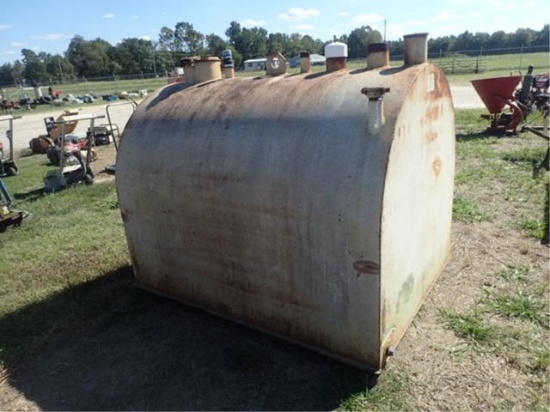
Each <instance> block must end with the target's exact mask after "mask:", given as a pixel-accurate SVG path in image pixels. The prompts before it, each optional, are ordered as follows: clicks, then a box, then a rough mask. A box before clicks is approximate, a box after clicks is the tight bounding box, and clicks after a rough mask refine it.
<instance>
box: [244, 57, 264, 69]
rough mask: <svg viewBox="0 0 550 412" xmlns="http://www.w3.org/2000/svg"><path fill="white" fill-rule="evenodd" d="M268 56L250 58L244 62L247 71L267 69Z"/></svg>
mask: <svg viewBox="0 0 550 412" xmlns="http://www.w3.org/2000/svg"><path fill="white" fill-rule="evenodd" d="M266 60H267V59H266V58H263V59H248V60H245V62H244V71H245V72H255V71H259V70H265V62H266Z"/></svg>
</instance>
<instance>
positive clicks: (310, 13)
mask: <svg viewBox="0 0 550 412" xmlns="http://www.w3.org/2000/svg"><path fill="white" fill-rule="evenodd" d="M320 14H321V12H320V11H319V10H317V9H300V8H297V7H295V8H290V9H288V10H287V11H286V13H281V14H278V15H277V17H278V18H280V19H284V20H304V19H307V18H309V17H316V16H319V15H320Z"/></svg>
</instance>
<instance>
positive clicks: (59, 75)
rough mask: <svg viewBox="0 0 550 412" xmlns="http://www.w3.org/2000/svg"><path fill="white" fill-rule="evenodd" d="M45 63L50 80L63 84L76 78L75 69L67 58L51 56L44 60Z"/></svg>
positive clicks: (57, 55) (56, 55)
mask: <svg viewBox="0 0 550 412" xmlns="http://www.w3.org/2000/svg"><path fill="white" fill-rule="evenodd" d="M44 62H45V64H46V71H47V72H48V77H49V78H50V79H52V80H53V79H55V80H56V81H57V82H63V81H66V80H70V79H72V78H73V77H74V67H73V65H72V64H71V62H70V61H69V59H67V58H66V57H63V56H61V55H59V54H55V55H51V54H49V55H47V56H46V58H45V59H44Z"/></svg>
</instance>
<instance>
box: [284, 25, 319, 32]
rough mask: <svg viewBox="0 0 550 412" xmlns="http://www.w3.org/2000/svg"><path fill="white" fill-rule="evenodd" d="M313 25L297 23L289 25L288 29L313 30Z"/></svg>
mask: <svg viewBox="0 0 550 412" xmlns="http://www.w3.org/2000/svg"><path fill="white" fill-rule="evenodd" d="M314 28H315V26H314V25H313V24H297V25H295V26H290V27H289V29H290V30H296V31H310V30H313V29H314Z"/></svg>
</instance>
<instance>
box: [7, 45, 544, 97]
mask: <svg viewBox="0 0 550 412" xmlns="http://www.w3.org/2000/svg"><path fill="white" fill-rule="evenodd" d="M469 59H472V58H469ZM449 60H450V58H445V59H431V60H430V62H431V63H433V64H436V65H438V64H442V65H443V64H446V65H447V64H449ZM457 62H460V59H457ZM391 64H392V65H393V66H399V65H401V64H402V60H401V58H399V60H397V57H396V60H392V62H391ZM529 65H533V66H534V67H535V73H549V72H550V53H524V54H506V55H498V56H484V57H483V68H484V71H483V72H480V73H477V74H454V75H451V74H448V78H449V81H450V82H451V83H452V84H469V82H470V80H474V79H480V78H489V77H499V76H507V75H510V74H519V73H520V72H521V73H525V72H526V71H527V67H528V66H529ZM348 67H349V68H350V69H351V70H355V69H361V68H364V67H366V60H365V59H361V60H353V61H349V62H348ZM446 67H447V66H446ZM323 70H325V67H324V66H315V67H313V71H314V72H320V71H323ZM298 72H299V68H294V69H289V73H290V74H294V73H298ZM263 75H265V72H264V71H257V72H244V71H238V72H237V76H243V77H250V76H263ZM167 83H168V80H167V78H166V77H158V78H150V79H147V78H143V79H133V80H112V81H105V80H103V81H83V82H79V83H70V84H62V85H58V86H56V87H55V88H56V89H58V90H61V91H62V92H63V95H67V94H72V95H74V96H80V95H84V94H91V93H94V94H97V95H99V96H101V95H108V94H119V93H121V92H124V91H126V92H133V91H138V90H143V89H146V90H147V91H148V92H152V91H153V90H155V89H157V88H159V87H161V86H164V85H166V84H167ZM23 93H26V94H27V95H28V96H29V97H31V98H34V93H33V91H32V90H28V91H24V92H23V91H21V90H20V89H17V88H15V87H8V88H4V89H3V94H4V97H5V98H7V99H13V100H19V99H20V98H21V97H22V94H23ZM43 93H47V90H46V88H44V89H43Z"/></svg>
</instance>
